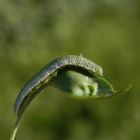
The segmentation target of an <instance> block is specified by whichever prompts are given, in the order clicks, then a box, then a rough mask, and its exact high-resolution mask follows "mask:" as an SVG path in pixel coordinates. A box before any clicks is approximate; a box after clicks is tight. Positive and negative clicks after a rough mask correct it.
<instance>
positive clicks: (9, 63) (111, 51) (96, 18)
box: [0, 0, 140, 140]
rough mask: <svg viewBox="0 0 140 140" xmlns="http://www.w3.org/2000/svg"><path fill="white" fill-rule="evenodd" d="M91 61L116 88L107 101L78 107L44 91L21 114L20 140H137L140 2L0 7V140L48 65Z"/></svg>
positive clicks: (14, 1)
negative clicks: (70, 59) (28, 87)
mask: <svg viewBox="0 0 140 140" xmlns="http://www.w3.org/2000/svg"><path fill="white" fill-rule="evenodd" d="M68 54H75V55H80V54H83V56H85V57H87V58H89V59H91V60H93V61H95V62H96V63H97V64H99V65H101V66H102V67H103V69H104V75H105V77H106V78H107V79H108V80H109V81H110V82H111V83H112V84H113V85H114V88H115V89H118V90H119V89H122V88H124V87H125V86H127V85H128V84H129V83H131V84H132V85H133V88H132V89H131V90H130V91H129V92H128V93H126V94H123V95H121V96H117V97H115V98H112V99H107V100H98V101H95V100H85V101H76V100H73V99H70V98H68V97H67V96H66V94H63V93H62V92H61V91H58V90H57V89H54V88H52V87H49V88H48V89H47V90H45V91H44V92H43V93H42V95H39V96H37V98H36V99H35V100H34V101H33V103H32V104H31V106H30V107H29V108H28V110H27V111H26V113H25V115H24V117H23V120H22V122H21V126H20V129H19V131H18V134H17V138H16V139H17V140H93V139H94V140H118V139H119V140H139V139H140V93H139V91H140V85H139V83H140V1H139V0H1V1H0V139H1V140H7V139H9V137H10V133H11V131H12V129H13V126H14V122H15V119H16V117H15V114H14V112H13V105H14V101H15V99H16V97H17V95H18V93H19V91H20V89H21V88H22V87H23V85H24V84H25V82H27V81H28V80H29V79H30V78H31V77H32V76H33V75H34V73H36V72H37V71H38V70H40V69H41V68H42V67H43V66H44V65H46V64H47V63H48V62H49V61H50V60H52V59H54V58H56V57H59V56H64V55H68Z"/></svg>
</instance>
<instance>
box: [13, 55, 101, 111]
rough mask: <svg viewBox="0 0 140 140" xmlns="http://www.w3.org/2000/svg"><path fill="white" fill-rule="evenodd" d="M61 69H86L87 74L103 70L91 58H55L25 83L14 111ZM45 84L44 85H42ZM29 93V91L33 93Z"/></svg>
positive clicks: (70, 56)
mask: <svg viewBox="0 0 140 140" xmlns="http://www.w3.org/2000/svg"><path fill="white" fill-rule="evenodd" d="M63 69H69V70H75V71H81V72H82V71H86V72H87V73H89V74H93V75H94V74H97V75H101V76H102V75H103V70H102V68H101V66H99V65H97V64H95V63H94V62H92V61H91V60H89V59H87V58H85V57H83V56H82V55H80V56H75V55H68V56H64V57H60V58H56V59H54V60H53V61H51V62H50V63H49V64H48V65H46V66H45V67H44V68H43V69H42V70H40V71H39V72H38V73H37V74H36V75H35V76H33V78H32V79H31V80H30V81H29V82H28V83H27V84H25V86H24V87H23V88H22V90H21V92H20V93H19V95H18V97H17V100H16V103H15V112H16V114H18V111H19V110H20V107H21V106H23V101H24V102H26V103H27V100H28V99H29V98H30V97H31V96H35V95H36V94H37V93H38V92H39V91H41V90H42V85H43V88H44V87H46V85H47V84H48V82H49V80H50V79H51V78H53V77H55V76H57V73H58V72H59V71H61V70H63ZM44 85H45V86H44ZM33 92H34V94H33V95H30V93H33Z"/></svg>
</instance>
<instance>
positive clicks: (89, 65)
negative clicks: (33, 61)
mask: <svg viewBox="0 0 140 140" xmlns="http://www.w3.org/2000/svg"><path fill="white" fill-rule="evenodd" d="M48 86H53V87H56V88H58V89H60V90H62V91H63V92H66V93H68V95H69V96H70V97H72V98H74V99H100V98H102V99H104V98H109V97H113V96H114V95H117V94H119V93H120V92H117V91H115V90H114V88H113V86H112V85H111V84H110V83H109V82H108V81H107V80H106V79H105V78H104V77H103V70H102V68H101V66H99V65H97V64H95V63H94V62H92V61H91V60H89V59H87V58H84V57H83V56H74V55H69V56H65V57H61V58H57V59H55V60H53V61H52V62H50V63H49V64H48V65H47V66H45V67H44V68H43V69H42V70H41V71H39V72H38V73H37V74H36V75H35V76H34V77H33V78H32V79H31V80H30V81H29V82H28V83H27V84H25V86H24V87H23V88H22V90H21V92H20V93H19V95H18V97H17V100H16V102H15V112H16V115H17V121H16V124H15V130H14V132H13V135H12V138H11V140H14V138H15V134H16V132H17V129H18V125H19V121H20V119H21V117H22V114H23V113H24V111H25V110H26V108H27V106H28V105H29V104H30V103H31V101H32V100H33V99H34V98H35V97H36V95H38V94H39V93H41V92H42V91H43V90H44V89H45V88H47V87H48ZM129 88H130V87H129ZM127 90H128V89H127ZM121 92H125V90H123V91H121Z"/></svg>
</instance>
